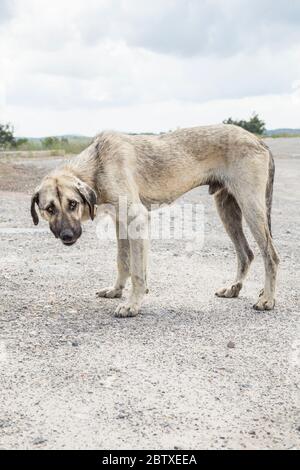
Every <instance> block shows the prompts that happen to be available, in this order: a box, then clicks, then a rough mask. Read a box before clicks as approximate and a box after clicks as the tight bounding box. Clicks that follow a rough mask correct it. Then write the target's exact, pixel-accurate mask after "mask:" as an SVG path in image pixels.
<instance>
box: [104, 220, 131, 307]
mask: <svg viewBox="0 0 300 470" xmlns="http://www.w3.org/2000/svg"><path fill="white" fill-rule="evenodd" d="M116 233H117V242H118V255H117V266H118V274H117V279H116V281H115V283H114V285H113V286H110V287H106V288H105V289H101V290H100V291H99V292H97V294H96V295H97V296H98V297H107V298H110V299H113V298H116V297H121V296H122V292H123V289H124V287H125V285H126V281H127V279H128V278H129V276H130V245H129V240H128V238H121V237H122V233H120V224H119V222H118V221H117V222H116Z"/></svg>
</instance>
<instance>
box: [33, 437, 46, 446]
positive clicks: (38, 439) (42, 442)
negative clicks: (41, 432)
mask: <svg viewBox="0 0 300 470" xmlns="http://www.w3.org/2000/svg"><path fill="white" fill-rule="evenodd" d="M45 442H47V439H44V438H43V437H37V438H36V439H34V441H33V445H35V446H38V445H40V444H44V443H45Z"/></svg>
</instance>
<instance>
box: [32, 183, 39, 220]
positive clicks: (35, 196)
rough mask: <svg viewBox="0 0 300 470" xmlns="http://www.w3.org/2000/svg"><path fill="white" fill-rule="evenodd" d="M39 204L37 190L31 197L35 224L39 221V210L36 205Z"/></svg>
mask: <svg viewBox="0 0 300 470" xmlns="http://www.w3.org/2000/svg"><path fill="white" fill-rule="evenodd" d="M36 204H37V205H39V193H38V191H36V192H35V193H34V195H33V196H32V198H31V217H32V220H33V223H34V225H37V224H38V223H39V216H38V215H37V211H36V208H35V205H36Z"/></svg>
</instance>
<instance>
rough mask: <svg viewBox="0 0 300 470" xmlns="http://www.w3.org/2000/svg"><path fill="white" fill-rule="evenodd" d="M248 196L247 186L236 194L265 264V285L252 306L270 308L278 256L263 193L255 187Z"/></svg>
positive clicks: (273, 297) (273, 295)
mask: <svg viewBox="0 0 300 470" xmlns="http://www.w3.org/2000/svg"><path fill="white" fill-rule="evenodd" d="M253 187H254V186H252V194H251V197H249V191H250V188H249V191H247V188H243V191H242V192H240V194H239V195H236V196H237V199H238V201H239V204H240V206H241V208H242V212H243V216H244V217H245V220H246V222H247V224H248V225H249V228H250V230H251V232H252V234H253V236H254V238H255V240H256V242H257V244H258V246H259V248H260V251H261V254H262V257H263V260H264V265H265V286H264V289H263V291H262V293H261V295H260V296H259V298H258V301H257V303H256V304H255V305H253V307H254V308H255V309H256V310H272V309H273V308H274V305H275V287H276V276H277V268H278V264H279V257H278V255H277V252H276V249H275V247H274V244H273V240H272V237H271V235H270V230H269V226H268V219H267V213H266V206H265V199H264V197H265V194H261V192H262V193H263V191H259V189H258V188H259V186H258V185H257V187H256V192H255V191H253Z"/></svg>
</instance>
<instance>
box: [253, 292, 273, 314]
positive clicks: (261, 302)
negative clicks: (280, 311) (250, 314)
mask: <svg viewBox="0 0 300 470" xmlns="http://www.w3.org/2000/svg"><path fill="white" fill-rule="evenodd" d="M274 307H275V299H272V298H271V299H268V298H266V297H264V295H263V294H262V295H260V296H259V298H258V301H257V302H256V304H254V305H253V308H254V310H259V311H263V310H273V308H274Z"/></svg>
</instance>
